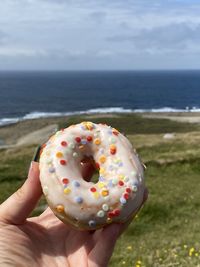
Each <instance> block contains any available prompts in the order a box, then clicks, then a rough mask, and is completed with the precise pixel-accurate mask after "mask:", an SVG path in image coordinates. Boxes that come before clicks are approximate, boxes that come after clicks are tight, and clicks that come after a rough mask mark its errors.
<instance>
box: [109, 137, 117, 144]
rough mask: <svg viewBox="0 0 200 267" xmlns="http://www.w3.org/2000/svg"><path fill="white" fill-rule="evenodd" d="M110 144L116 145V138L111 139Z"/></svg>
mask: <svg viewBox="0 0 200 267" xmlns="http://www.w3.org/2000/svg"><path fill="white" fill-rule="evenodd" d="M108 140H109V143H110V144H115V143H116V139H115V138H114V137H109V139H108Z"/></svg>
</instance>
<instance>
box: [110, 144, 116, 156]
mask: <svg viewBox="0 0 200 267" xmlns="http://www.w3.org/2000/svg"><path fill="white" fill-rule="evenodd" d="M116 152H117V147H116V145H113V144H112V145H110V154H112V155H114V154H116Z"/></svg>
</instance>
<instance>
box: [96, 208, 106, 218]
mask: <svg viewBox="0 0 200 267" xmlns="http://www.w3.org/2000/svg"><path fill="white" fill-rule="evenodd" d="M104 215H105V212H104V211H103V210H100V211H98V212H97V216H98V217H100V218H103V217H104Z"/></svg>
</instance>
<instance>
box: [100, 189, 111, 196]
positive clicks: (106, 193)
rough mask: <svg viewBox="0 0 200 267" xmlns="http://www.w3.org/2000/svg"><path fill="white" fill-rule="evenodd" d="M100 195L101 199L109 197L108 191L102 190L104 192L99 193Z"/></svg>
mask: <svg viewBox="0 0 200 267" xmlns="http://www.w3.org/2000/svg"><path fill="white" fill-rule="evenodd" d="M101 194H102V196H103V197H106V196H108V195H109V191H108V190H106V189H104V190H102V191H101Z"/></svg>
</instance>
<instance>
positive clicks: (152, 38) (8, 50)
mask: <svg viewBox="0 0 200 267" xmlns="http://www.w3.org/2000/svg"><path fill="white" fill-rule="evenodd" d="M199 14H200V0H132V1H131V0H115V1H114V0H99V1H98V0H4V1H0V70H140V69H141V70H143V69H200V15H199Z"/></svg>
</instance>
